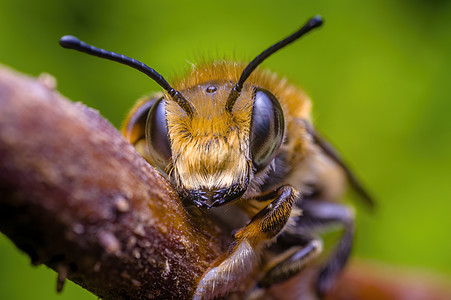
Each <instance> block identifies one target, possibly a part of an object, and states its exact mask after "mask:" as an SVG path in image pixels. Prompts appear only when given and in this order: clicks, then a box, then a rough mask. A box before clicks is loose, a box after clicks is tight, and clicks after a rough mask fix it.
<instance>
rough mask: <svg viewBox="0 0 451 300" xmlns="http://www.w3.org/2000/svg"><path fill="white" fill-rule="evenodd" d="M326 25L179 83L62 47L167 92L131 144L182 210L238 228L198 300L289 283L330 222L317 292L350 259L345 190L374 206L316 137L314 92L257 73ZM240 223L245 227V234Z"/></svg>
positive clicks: (315, 23)
mask: <svg viewBox="0 0 451 300" xmlns="http://www.w3.org/2000/svg"><path fill="white" fill-rule="evenodd" d="M321 25H322V19H321V17H320V16H316V17H313V18H311V19H310V20H308V22H307V23H306V24H305V25H304V26H303V27H302V28H301V29H299V30H298V31H296V32H295V33H293V34H291V35H289V36H288V37H286V38H285V39H283V40H281V41H279V42H278V43H276V44H274V45H273V46H271V47H269V48H268V49H266V50H264V51H263V52H262V53H261V54H259V55H258V56H256V57H255V59H254V60H252V61H251V62H250V63H249V64H247V65H245V64H242V63H238V62H234V61H218V62H214V63H204V64H201V65H199V66H196V67H194V68H193V69H192V71H191V72H190V73H189V74H188V75H187V76H186V77H184V78H182V79H181V80H179V81H177V82H175V83H174V84H173V86H172V85H170V84H169V83H168V82H167V81H166V80H165V79H164V78H163V77H162V76H161V75H160V74H159V73H157V72H156V71H155V70H154V69H152V68H150V67H148V66H147V65H145V64H143V63H141V62H139V61H136V60H134V59H132V58H129V57H126V56H124V55H120V54H117V53H114V52H109V51H106V50H103V49H99V48H96V47H94V46H90V45H88V44H86V43H84V42H82V41H80V40H78V39H77V38H75V37H73V36H64V37H62V38H61V40H60V44H61V45H62V46H63V47H65V48H71V49H75V50H78V51H82V52H85V53H88V54H91V55H95V56H98V57H101V58H106V59H109V60H113V61H116V62H119V63H122V64H126V65H128V66H131V67H132V68H135V69H137V70H139V71H141V72H143V73H144V74H146V75H147V76H149V77H150V78H152V79H153V80H154V81H155V82H156V83H158V84H159V85H160V86H161V87H162V88H163V90H164V93H158V94H155V95H153V96H150V97H145V98H144V99H142V100H140V101H138V103H137V104H136V105H135V107H134V108H133V109H132V110H131V112H130V113H129V115H128V117H127V119H126V121H125V123H124V125H123V128H122V132H123V134H124V136H125V137H126V139H127V140H128V141H129V142H130V143H131V144H132V145H134V146H135V147H136V149H137V151H138V152H140V154H141V155H142V156H143V157H144V158H145V159H146V160H147V161H148V162H149V163H150V164H151V165H152V166H154V167H155V168H156V169H157V170H158V171H159V172H160V173H161V174H162V175H163V176H164V177H166V178H167V180H168V181H170V182H171V184H172V185H173V187H174V188H175V190H176V191H177V192H178V194H179V196H180V199H181V200H182V202H183V204H184V205H185V207H186V208H187V209H189V211H191V212H192V211H193V208H194V210H196V212H197V215H196V218H202V216H203V215H205V216H207V215H208V214H209V212H211V211H215V212H216V214H214V215H215V216H216V217H217V218H218V222H222V223H225V224H226V225H227V226H229V227H230V228H231V229H234V230H233V231H232V233H233V241H232V242H231V243H230V246H229V249H228V251H227V252H226V253H225V254H224V255H223V256H221V257H220V258H218V259H217V260H216V261H214V262H213V263H212V265H211V267H210V268H209V269H208V270H207V271H206V272H205V274H203V276H202V278H200V280H199V283H198V286H197V289H196V291H195V293H194V295H193V297H194V299H211V298H215V297H222V296H226V295H227V294H229V293H231V292H234V291H236V290H237V289H238V288H239V286H240V283H242V282H245V281H246V280H247V278H249V277H250V276H255V277H256V278H257V280H256V284H255V285H254V286H253V288H251V291H250V294H252V293H253V292H256V291H261V290H264V289H266V288H269V287H271V286H273V285H275V284H277V283H281V282H285V281H287V280H288V279H290V278H292V277H294V276H295V275H297V274H298V273H300V272H301V271H302V270H303V269H305V268H306V267H307V266H308V265H310V264H312V262H313V261H315V260H319V259H317V258H318V257H319V255H320V254H321V253H322V252H323V249H322V248H323V243H322V239H321V237H320V235H318V232H321V230H324V229H326V228H327V227H329V226H331V225H337V224H338V225H340V226H341V227H342V228H343V232H342V235H341V237H340V239H339V241H338V242H337V244H336V245H335V247H334V248H333V249H332V250H331V251H329V254H328V256H327V259H323V260H321V262H318V263H319V264H320V265H319V268H318V272H317V275H316V280H315V286H316V291H317V293H318V295H320V296H321V295H323V294H324V293H325V292H327V291H328V290H330V288H331V287H332V286H333V283H334V281H335V279H336V278H337V276H338V275H339V273H340V271H341V270H342V269H343V267H344V266H345V264H346V261H347V260H348V257H349V254H350V252H351V248H352V243H353V236H354V213H353V210H352V209H351V208H350V207H348V206H346V205H344V204H342V203H341V202H340V200H341V199H342V197H343V194H344V192H345V190H346V186H347V182H349V183H350V185H351V186H352V187H353V188H354V189H355V190H356V191H357V192H358V193H359V194H360V196H361V198H363V199H364V200H366V202H367V203H368V204H370V205H373V201H372V199H371V198H370V196H369V195H368V193H367V192H366V191H365V190H364V189H363V187H362V185H361V184H360V183H359V181H358V180H357V179H356V177H355V176H354V175H353V173H352V172H351V171H350V169H349V168H348V167H347V166H346V165H345V163H344V162H343V160H342V159H341V158H340V156H339V155H338V153H337V151H335V150H334V148H332V147H331V145H330V144H329V143H328V142H327V141H326V140H325V139H323V138H322V137H321V136H320V135H319V134H318V132H317V131H316V130H315V129H314V126H313V124H312V121H311V101H310V99H309V98H308V97H307V96H306V94H305V93H304V92H303V91H302V90H300V89H298V88H297V87H295V86H294V85H292V84H290V83H288V82H287V80H285V79H283V78H279V77H278V76H276V75H275V74H273V73H270V72H268V71H264V70H260V69H257V67H258V66H259V65H260V64H261V63H262V62H263V61H264V60H265V59H266V58H268V57H269V56H270V55H272V54H273V53H275V52H276V51H278V50H279V49H281V48H283V47H285V46H287V45H288V44H290V43H292V42H294V41H296V40H297V39H299V38H300V37H302V36H303V35H305V34H306V33H308V32H310V31H311V30H312V29H315V28H317V27H319V26H321ZM225 206H226V207H228V209H227V210H221V208H222V207H225ZM230 207H233V208H234V209H235V210H236V211H238V212H237V213H235V212H233V213H230V211H235V210H231V209H229V208H230ZM227 212H228V214H227ZM237 220H240V222H243V221H244V223H243V224H241V225H236V224H237ZM236 226H238V227H236ZM262 257H263V258H262Z"/></svg>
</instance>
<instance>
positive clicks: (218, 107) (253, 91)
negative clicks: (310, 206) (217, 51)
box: [146, 64, 284, 208]
mask: <svg viewBox="0 0 451 300" xmlns="http://www.w3.org/2000/svg"><path fill="white" fill-rule="evenodd" d="M217 68H218V69H217V70H210V75H211V76H212V78H214V74H224V72H223V71H221V70H219V69H221V68H226V69H229V70H231V69H234V68H236V70H237V72H238V71H239V70H241V68H239V67H238V66H230V65H226V64H223V65H219V66H217ZM237 75H239V73H237ZM202 76H203V77H205V76H206V74H205V73H204V74H203V75H202ZM191 77H192V79H193V80H204V78H199V74H196V72H195V71H194V72H193V74H191ZM189 81H190V80H189V79H188V80H187V82H184V83H183V84H182V89H181V93H182V94H183V95H184V97H185V98H186V99H187V101H188V102H189V103H190V104H191V105H192V108H193V114H189V113H187V112H186V111H184V110H183V109H182V108H181V107H180V106H179V105H177V103H175V102H173V101H170V100H169V99H167V97H166V98H163V99H161V100H160V101H158V102H157V103H156V104H155V105H154V107H153V109H152V110H151V111H150V113H149V117H148V124H147V126H146V128H147V129H148V130H147V141H148V145H149V149H150V153H152V156H153V161H154V162H155V164H156V165H157V166H159V167H160V170H164V171H165V173H166V174H167V175H168V177H169V179H170V180H171V182H172V183H173V184H174V186H175V187H176V189H177V191H178V192H179V194H180V196H181V197H182V198H183V199H184V200H185V201H187V202H188V203H194V204H195V205H197V206H200V207H205V208H210V207H217V206H221V205H223V204H226V203H228V202H230V201H232V200H234V199H236V198H239V197H240V196H241V195H242V194H243V193H244V192H245V191H246V189H247V187H248V184H249V181H250V179H251V178H252V176H253V174H254V173H255V172H260V171H261V170H263V169H264V168H265V167H266V166H267V164H268V163H269V162H270V161H271V160H272V159H273V158H274V156H275V154H276V153H277V149H278V148H279V146H280V144H281V142H282V139H283V132H284V119H283V113H282V109H281V107H280V104H279V102H278V101H277V99H276V98H275V97H274V96H273V95H272V94H271V93H270V92H268V91H266V90H264V89H261V88H258V87H255V86H251V85H249V86H247V85H246V86H245V88H244V89H243V90H242V92H241V94H240V97H239V98H238V99H237V101H236V103H235V104H234V106H233V109H232V111H231V112H229V111H227V107H226V104H227V101H228V97H229V94H230V91H231V89H232V88H233V84H232V82H233V80H229V79H227V78H226V79H221V80H219V79H214V80H208V81H207V82H204V83H201V84H194V85H192V82H189ZM235 82H236V80H235ZM189 84H191V86H190V87H189V88H186V89H183V87H184V86H185V85H189Z"/></svg>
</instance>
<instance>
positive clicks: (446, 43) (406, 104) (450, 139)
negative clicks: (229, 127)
mask: <svg viewBox="0 0 451 300" xmlns="http://www.w3.org/2000/svg"><path fill="white" fill-rule="evenodd" d="M316 14H321V15H322V16H323V17H324V19H325V26H324V27H322V28H321V29H320V30H317V31H316V32H314V33H312V34H310V35H309V36H308V37H306V38H304V39H302V40H301V41H298V42H297V43H296V44H294V45H292V46H290V47H288V48H286V49H284V50H282V51H280V52H279V53H278V54H277V55H274V56H273V57H271V58H270V59H268V60H267V61H266V62H265V63H264V67H266V68H269V69H271V70H273V71H275V72H277V73H279V74H282V75H284V76H286V77H287V78H288V79H290V80H291V81H292V82H294V83H296V84H298V85H300V86H301V87H303V88H304V89H305V91H306V92H307V93H308V94H309V95H310V96H311V98H312V99H313V101H314V119H315V122H316V126H317V127H318V128H319V130H320V131H321V132H323V133H324V135H325V136H327V137H328V138H329V139H330V140H332V141H333V143H334V144H335V145H336V146H337V148H339V149H340V151H341V152H342V153H343V155H344V157H345V158H346V160H347V161H348V162H349V164H350V165H351V166H352V167H353V169H355V170H356V173H357V174H358V175H359V176H360V177H361V178H362V180H363V182H364V183H365V184H366V186H368V188H369V190H370V191H371V192H372V194H373V195H374V196H375V198H376V200H377V202H378V205H377V209H376V211H375V212H374V213H370V212H369V211H368V210H367V209H365V208H364V207H363V206H362V205H360V204H358V203H357V210H358V215H357V218H358V220H357V223H358V232H357V239H356V244H355V251H354V256H355V257H358V258H361V259H365V260H370V261H378V262H381V263H383V264H386V265H390V266H395V267H400V268H403V269H407V270H414V271H418V272H424V273H428V274H436V273H437V274H440V276H444V277H445V278H448V279H449V278H451V235H450V229H451V197H450V192H451V187H450V186H451V180H450V179H451V176H450V169H451V155H450V153H451V133H450V131H451V120H450V118H449V116H450V114H451V101H450V93H451V92H450V90H449V87H450V84H451V55H450V54H451V3H450V1H446V0H433V1H432V0H429V1H426V0H410V1H408V0H397V1H393V0H379V1H359V0H343V1H299V0H294V1H267V0H260V1H242V0H239V1H236V0H228V1H218V2H214V1H138V0H129V1H114V2H113V1H105V0H102V1H100V0H96V1H92V0H89V1H88V0H65V1H61V0H40V1H31V0H28V1H26V0H1V1H0V63H3V64H6V65H9V66H11V67H13V68H15V69H17V70H20V71H22V72H25V73H28V74H31V75H34V76H37V75H39V74H40V73H42V72H48V73H50V74H52V75H53V76H55V77H56V78H57V80H58V89H59V90H60V91H61V92H62V93H63V94H64V95H66V96H67V97H69V98H70V99H72V100H74V101H82V102H84V103H86V104H87V105H89V106H91V107H93V108H96V109H98V110H99V111H100V112H101V113H102V114H103V115H104V116H105V117H106V118H107V119H109V120H110V121H111V122H112V123H113V124H114V125H116V126H119V125H120V123H121V120H122V119H123V118H124V116H125V114H126V112H127V111H128V109H129V108H130V107H131V106H132V104H133V103H134V101H135V100H136V99H137V98H139V97H140V96H141V95H143V94H146V93H148V92H150V91H157V90H160V88H159V87H158V86H157V85H156V84H155V83H154V82H153V81H152V80H150V79H148V78H147V77H146V76H144V75H143V74H141V73H139V72H137V71H135V70H133V69H131V68H128V67H125V66H122V65H119V64H117V63H112V62H107V61H105V60H102V59H98V58H94V57H90V56H88V55H85V54H81V53H76V52H75V51H71V50H65V49H62V48H61V47H60V46H59V45H58V39H59V38H60V37H61V36H62V35H64V34H73V35H76V36H78V37H80V38H82V39H83V40H85V41H86V42H89V43H92V44H94V45H97V46H101V47H103V48H106V49H109V50H112V51H116V52H120V53H124V54H126V55H128V56H132V57H134V58H136V59H139V60H142V61H143V62H145V63H147V64H148V65H150V66H151V67H154V68H155V69H156V70H157V71H158V72H160V73H161V74H163V75H164V76H165V77H167V78H168V79H169V81H170V79H171V78H172V77H173V76H174V75H175V74H181V73H183V72H185V71H187V70H188V69H189V68H190V66H191V63H195V62H196V61H197V60H199V58H203V57H207V58H211V59H215V58H216V59H218V58H224V57H226V58H236V59H240V60H244V61H249V60H250V59H252V58H253V57H254V56H255V55H256V54H258V53H259V52H260V51H262V50H263V49H264V48H265V47H267V46H269V45H271V44H272V43H274V42H276V41H278V40H279V39H281V38H282V37H284V36H285V35H287V34H288V33H291V32H293V31H294V30H295V29H297V28H298V27H299V26H300V25H302V24H304V22H305V21H306V20H307V19H308V18H309V17H311V16H313V15H316ZM0 109H1V107H0ZM43 117H45V116H43ZM449 282H450V284H451V280H450V281H449ZM55 290H56V273H54V272H53V271H52V270H49V269H47V268H46V267H45V266H40V267H32V266H31V264H30V261H29V259H28V257H26V256H25V255H24V254H23V253H21V252H20V251H18V250H17V249H16V248H15V247H14V245H13V244H12V243H11V242H10V241H9V240H8V239H7V238H6V237H5V236H3V235H1V234H0V299H41V298H42V299H95V297H94V296H93V295H91V294H89V293H88V292H86V291H84V290H83V289H81V288H80V287H78V286H76V285H74V284H72V283H70V282H68V283H67V284H66V286H65V289H64V291H63V293H62V295H58V294H57V293H56V291H55Z"/></svg>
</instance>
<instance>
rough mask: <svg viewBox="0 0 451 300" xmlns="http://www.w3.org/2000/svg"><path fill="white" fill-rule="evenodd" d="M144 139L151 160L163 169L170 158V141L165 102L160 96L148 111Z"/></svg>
mask: <svg viewBox="0 0 451 300" xmlns="http://www.w3.org/2000/svg"><path fill="white" fill-rule="evenodd" d="M146 140H147V145H148V146H149V152H150V154H151V156H152V159H153V161H154V162H155V164H156V167H158V168H159V169H160V170H161V171H164V170H165V169H166V167H167V166H168V164H169V160H170V159H171V156H172V154H171V142H170V141H169V134H168V124H167V121H166V104H165V102H164V100H163V98H161V99H160V100H158V101H157V102H156V103H155V105H154V106H153V107H152V109H151V110H150V111H149V116H148V117H147V124H146Z"/></svg>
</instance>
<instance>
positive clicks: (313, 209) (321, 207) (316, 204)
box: [296, 199, 355, 296]
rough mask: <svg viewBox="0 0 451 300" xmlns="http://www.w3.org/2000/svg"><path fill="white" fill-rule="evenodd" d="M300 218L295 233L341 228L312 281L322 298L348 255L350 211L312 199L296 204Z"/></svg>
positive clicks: (350, 227) (352, 213) (351, 218)
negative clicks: (336, 239) (300, 209)
mask: <svg viewBox="0 0 451 300" xmlns="http://www.w3.org/2000/svg"><path fill="white" fill-rule="evenodd" d="M300 207H301V208H302V210H303V215H302V216H300V217H298V220H297V224H296V231H297V232H298V233H299V234H301V235H302V234H304V235H306V234H307V235H308V234H310V233H311V232H313V231H316V230H318V231H321V230H325V229H327V228H328V227H330V226H332V225H339V226H342V227H343V228H344V231H343V233H342V236H341V238H340V240H339V241H338V243H337V245H336V246H335V248H334V249H333V251H332V252H331V253H330V254H329V258H328V260H327V262H326V263H325V265H324V266H323V267H322V269H321V270H320V273H319V276H318V280H317V282H316V291H317V293H318V295H320V296H322V295H323V294H324V293H325V292H327V291H328V290H330V289H331V288H332V287H333V284H334V282H335V280H336V278H337V276H338V275H339V273H340V272H341V270H342V269H343V267H344V266H345V264H346V262H347V260H348V258H349V255H350V253H351V249H352V244H353V240H354V217H355V216H354V215H355V213H354V210H353V209H352V208H351V207H348V206H345V205H342V204H339V203H334V202H326V201H319V200H312V199H304V200H303V201H302V203H301V204H300Z"/></svg>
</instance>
